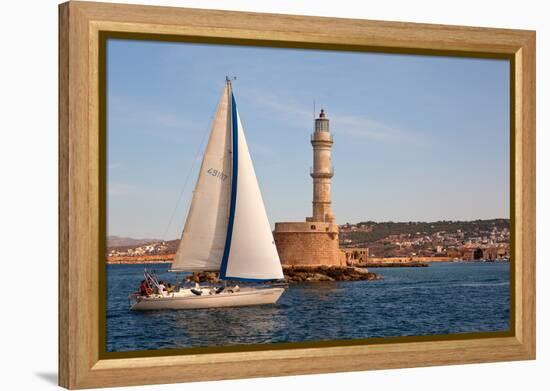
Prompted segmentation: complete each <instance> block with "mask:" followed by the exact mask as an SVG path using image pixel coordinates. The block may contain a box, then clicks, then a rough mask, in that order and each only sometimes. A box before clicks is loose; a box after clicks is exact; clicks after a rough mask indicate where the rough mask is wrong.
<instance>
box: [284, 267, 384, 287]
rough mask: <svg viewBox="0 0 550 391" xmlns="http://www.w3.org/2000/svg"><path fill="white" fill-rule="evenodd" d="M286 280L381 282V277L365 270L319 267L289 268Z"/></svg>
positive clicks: (291, 281)
mask: <svg viewBox="0 0 550 391" xmlns="http://www.w3.org/2000/svg"><path fill="white" fill-rule="evenodd" d="M284 274H285V279H286V281H287V282H289V283H298V282H304V281H307V282H318V281H365V280H380V279H381V277H380V276H378V275H377V274H375V273H370V272H369V271H368V270H367V269H365V268H356V267H338V266H318V267H304V266H298V267H287V268H285V269H284Z"/></svg>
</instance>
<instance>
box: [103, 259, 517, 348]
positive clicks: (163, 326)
mask: <svg viewBox="0 0 550 391" xmlns="http://www.w3.org/2000/svg"><path fill="white" fill-rule="evenodd" d="M144 267H147V268H150V269H155V270H156V271H157V274H158V275H159V277H160V278H161V279H164V280H167V281H172V282H173V281H174V275H173V273H168V272H167V270H168V268H169V264H166V265H158V264H157V265H108V266H107V330H106V340H107V351H110V352H113V351H130V350H144V349H163V348H168V349H170V348H188V347H205V346H208V347H212V346H228V345H242V344H263V343H274V342H303V341H322V340H334V339H356V338H371V337H390V336H392V337H394V336H410V335H433V334H455V333H470V332H487V331H507V330H509V327H510V324H509V317H510V267H509V264H508V263H434V264H431V265H430V266H429V267H417V268H376V269H372V270H371V271H373V272H375V273H377V274H379V275H381V276H382V277H383V280H379V281H357V282H311V283H301V284H292V285H290V286H289V287H288V289H287V290H286V292H285V293H284V294H283V296H282V297H281V299H280V300H279V301H278V303H277V304H274V305H264V306H254V307H235V308H219V309H204V310H179V311H170V310H164V311H150V312H133V311H130V310H129V303H128V300H127V297H128V295H129V294H130V293H131V292H132V291H135V290H136V288H137V287H138V285H139V282H140V281H141V279H142V275H143V269H144Z"/></svg>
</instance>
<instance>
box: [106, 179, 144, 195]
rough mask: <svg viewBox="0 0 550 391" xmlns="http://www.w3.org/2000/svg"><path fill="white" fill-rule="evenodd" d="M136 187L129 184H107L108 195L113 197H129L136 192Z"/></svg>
mask: <svg viewBox="0 0 550 391" xmlns="http://www.w3.org/2000/svg"><path fill="white" fill-rule="evenodd" d="M136 190H137V189H136V187H135V186H132V185H129V184H127V183H119V182H111V181H109V183H108V184H107V195H108V196H109V197H112V196H127V195H130V194H133V193H135V192H136Z"/></svg>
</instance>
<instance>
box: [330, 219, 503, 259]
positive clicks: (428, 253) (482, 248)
mask: <svg viewBox="0 0 550 391" xmlns="http://www.w3.org/2000/svg"><path fill="white" fill-rule="evenodd" d="M509 227H510V223H509V220H508V219H494V220H477V221H470V222H459V221H457V222H451V221H439V222H433V223H422V222H406V223H393V222H390V223H374V222H362V223H358V224H349V223H346V224H344V225H341V226H340V247H341V248H343V249H350V248H361V249H363V248H368V257H369V258H391V257H423V258H429V257H441V258H450V259H460V260H481V259H483V260H498V259H501V260H506V259H508V258H509V257H510V228H509Z"/></svg>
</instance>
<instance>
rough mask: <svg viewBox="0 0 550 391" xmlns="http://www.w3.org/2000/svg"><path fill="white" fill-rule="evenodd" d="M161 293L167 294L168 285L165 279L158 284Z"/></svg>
mask: <svg viewBox="0 0 550 391" xmlns="http://www.w3.org/2000/svg"><path fill="white" fill-rule="evenodd" d="M158 290H159V295H161V296H167V295H168V292H167V291H166V285H164V281H162V280H161V281H159V285H158Z"/></svg>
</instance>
